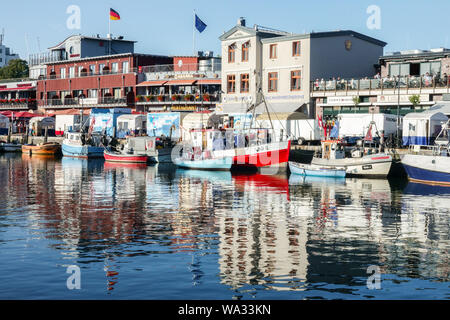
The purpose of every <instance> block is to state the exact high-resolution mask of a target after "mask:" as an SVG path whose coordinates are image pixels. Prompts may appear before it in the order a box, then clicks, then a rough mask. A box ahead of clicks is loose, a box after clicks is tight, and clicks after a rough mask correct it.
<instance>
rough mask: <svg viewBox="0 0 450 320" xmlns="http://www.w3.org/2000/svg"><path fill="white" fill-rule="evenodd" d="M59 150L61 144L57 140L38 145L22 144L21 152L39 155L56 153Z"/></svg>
mask: <svg viewBox="0 0 450 320" xmlns="http://www.w3.org/2000/svg"><path fill="white" fill-rule="evenodd" d="M60 152H61V145H60V144H59V143H57V142H46V143H43V144H40V145H37V146H36V145H31V144H24V145H22V153H28V154H39V155H56V154H59V153H60Z"/></svg>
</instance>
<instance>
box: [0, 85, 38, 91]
mask: <svg viewBox="0 0 450 320" xmlns="http://www.w3.org/2000/svg"><path fill="white" fill-rule="evenodd" d="M33 89H36V87H33V86H29V87H15V88H0V91H18V90H33Z"/></svg>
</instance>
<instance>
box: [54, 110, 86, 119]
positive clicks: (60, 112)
mask: <svg viewBox="0 0 450 320" xmlns="http://www.w3.org/2000/svg"><path fill="white" fill-rule="evenodd" d="M90 113H91V110H89V109H84V110H83V114H84V115H89V114H90ZM79 114H80V110H79V109H67V110H58V111H55V112H52V113H48V114H47V116H48V117H52V116H56V115H79Z"/></svg>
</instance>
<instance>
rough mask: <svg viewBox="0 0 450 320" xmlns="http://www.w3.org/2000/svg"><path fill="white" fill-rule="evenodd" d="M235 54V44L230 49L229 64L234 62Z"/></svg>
mask: <svg viewBox="0 0 450 320" xmlns="http://www.w3.org/2000/svg"><path fill="white" fill-rule="evenodd" d="M235 54H236V45H235V44H234V43H233V44H232V45H230V46H229V47H228V63H233V62H234V57H235Z"/></svg>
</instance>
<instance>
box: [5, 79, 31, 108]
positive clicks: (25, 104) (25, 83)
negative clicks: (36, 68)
mask: <svg viewBox="0 0 450 320" xmlns="http://www.w3.org/2000/svg"><path fill="white" fill-rule="evenodd" d="M36 85H37V83H36V80H30V79H24V80H22V81H9V82H2V81H0V110H2V111H3V110H11V111H31V110H35V109H36Z"/></svg>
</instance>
